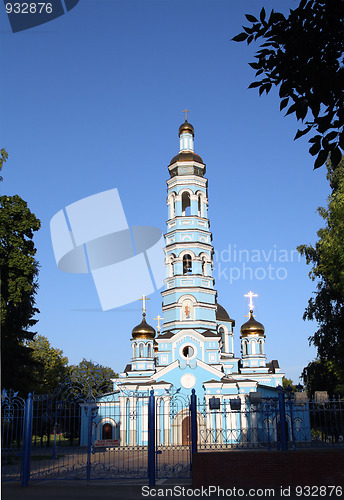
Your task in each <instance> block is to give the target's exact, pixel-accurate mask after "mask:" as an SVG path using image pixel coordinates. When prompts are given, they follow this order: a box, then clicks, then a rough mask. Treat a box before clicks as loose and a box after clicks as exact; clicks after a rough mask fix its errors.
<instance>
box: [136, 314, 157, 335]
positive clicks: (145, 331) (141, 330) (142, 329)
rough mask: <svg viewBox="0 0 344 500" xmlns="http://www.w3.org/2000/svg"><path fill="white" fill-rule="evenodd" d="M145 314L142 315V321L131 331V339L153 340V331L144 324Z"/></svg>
mask: <svg viewBox="0 0 344 500" xmlns="http://www.w3.org/2000/svg"><path fill="white" fill-rule="evenodd" d="M145 316H146V313H143V314H142V321H141V323H140V324H139V325H137V326H135V328H133V331H132V337H133V339H154V337H155V330H154V328H153V327H152V326H150V325H149V324H148V323H147V322H146V318H145Z"/></svg>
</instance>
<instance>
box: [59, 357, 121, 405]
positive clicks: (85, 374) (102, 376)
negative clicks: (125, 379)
mask: <svg viewBox="0 0 344 500" xmlns="http://www.w3.org/2000/svg"><path fill="white" fill-rule="evenodd" d="M117 377H118V373H115V372H114V371H113V369H112V368H110V367H108V366H102V365H99V364H97V363H94V362H93V361H87V360H86V359H85V358H83V360H82V361H81V362H80V363H79V364H78V365H71V366H70V367H69V378H70V380H71V381H72V382H73V383H75V384H78V385H80V386H81V387H83V388H85V390H87V388H88V390H89V391H90V392H89V395H90V396H96V395H97V394H105V393H106V392H111V391H112V387H113V384H112V383H111V379H112V378H117Z"/></svg>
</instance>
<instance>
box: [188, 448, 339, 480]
mask: <svg viewBox="0 0 344 500" xmlns="http://www.w3.org/2000/svg"><path fill="white" fill-rule="evenodd" d="M343 464H344V449H340V450H339V449H336V450H333V449H332V450H328V449H327V450H314V449H313V450H295V451H287V452H281V451H279V452H278V451H270V452H269V451H258V450H257V451H249V450H242V451H230V452H204V453H202V452H201V453H195V454H194V455H193V465H192V469H193V487H194V488H199V487H201V486H221V487H223V488H225V487H227V488H233V487H236V488H247V487H252V488H261V487H262V486H264V487H271V488H276V487H281V486H283V487H288V486H291V487H295V486H339V485H343V484H344V466H343Z"/></svg>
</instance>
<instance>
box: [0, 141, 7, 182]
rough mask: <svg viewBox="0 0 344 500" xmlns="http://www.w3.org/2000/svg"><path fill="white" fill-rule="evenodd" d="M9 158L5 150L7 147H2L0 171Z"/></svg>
mask: <svg viewBox="0 0 344 500" xmlns="http://www.w3.org/2000/svg"><path fill="white" fill-rule="evenodd" d="M7 158H8V153H7V152H6V151H5V149H3V148H2V149H1V150H0V171H1V170H2V167H3V165H4V163H5V162H6V160H7ZM2 180H3V178H2V177H1V175H0V182H1V181H2Z"/></svg>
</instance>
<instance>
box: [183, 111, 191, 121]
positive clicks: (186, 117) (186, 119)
mask: <svg viewBox="0 0 344 500" xmlns="http://www.w3.org/2000/svg"><path fill="white" fill-rule="evenodd" d="M183 113H185V121H186V122H187V121H188V113H190V110H189V109H186V108H185V109H184V110H183Z"/></svg>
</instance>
